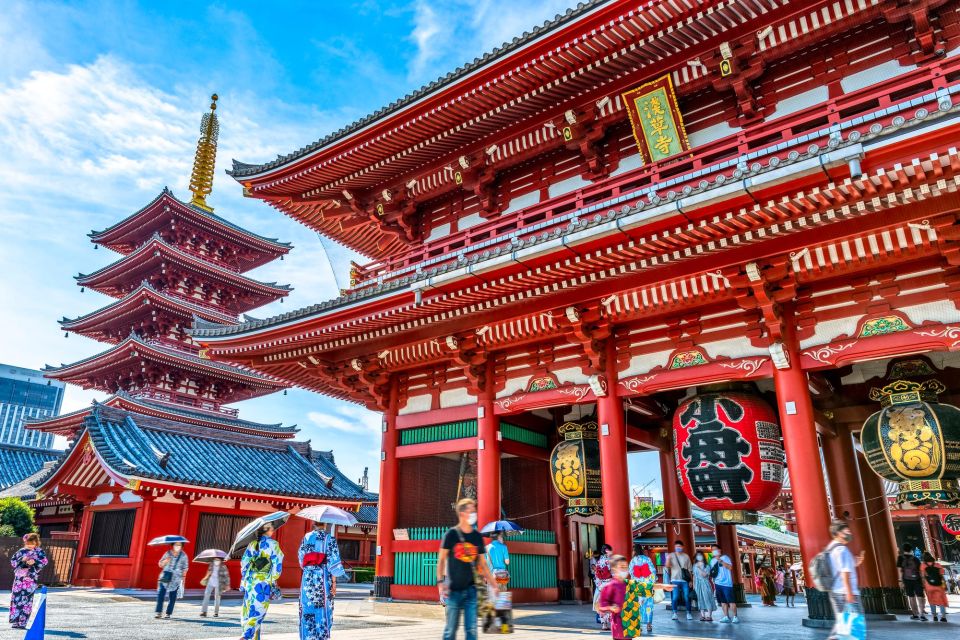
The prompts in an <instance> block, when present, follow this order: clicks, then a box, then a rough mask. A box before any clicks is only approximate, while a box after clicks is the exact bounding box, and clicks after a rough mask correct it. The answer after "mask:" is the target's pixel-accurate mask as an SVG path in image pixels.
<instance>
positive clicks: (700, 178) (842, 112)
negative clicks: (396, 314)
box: [354, 58, 960, 291]
mask: <svg viewBox="0 0 960 640" xmlns="http://www.w3.org/2000/svg"><path fill="white" fill-rule="evenodd" d="M958 80H960V58H949V59H946V60H941V61H937V62H934V63H931V64H929V65H926V66H924V67H921V68H919V69H915V70H912V71H906V72H904V73H903V74H901V75H898V76H895V77H893V78H890V79H888V80H885V81H882V82H879V83H876V84H874V85H871V86H870V87H866V88H864V89H861V90H858V91H855V92H852V93H849V94H846V95H844V96H841V97H839V98H832V99H830V100H827V101H826V102H822V103H820V104H818V105H815V106H811V107H808V108H806V109H804V110H802V111H798V112H796V113H792V114H789V115H786V116H783V117H781V118H776V119H774V120H768V121H764V122H760V123H757V124H755V125H752V126H749V127H747V128H746V129H744V130H742V131H739V132H737V133H735V134H731V135H729V136H726V137H724V138H720V139H718V140H715V141H713V142H709V143H706V144H703V145H700V146H699V147H697V148H696V149H695V151H694V153H693V155H692V156H680V157H675V158H670V159H667V160H663V161H661V162H657V163H651V164H647V165H644V166H642V167H639V168H637V169H633V170H630V171H627V172H624V173H623V174H621V175H618V176H615V177H612V178H607V179H606V180H602V181H599V182H597V183H596V184H593V185H591V186H589V187H585V188H583V189H578V190H576V191H572V192H570V193H567V194H563V195H559V196H557V197H554V198H551V199H549V200H546V201H544V202H540V203H538V204H535V205H532V206H529V207H526V208H524V209H520V210H518V211H515V212H512V213H510V214H507V215H502V216H500V217H498V218H497V219H496V220H490V221H487V222H484V223H483V224H480V225H477V226H474V227H471V228H469V229H465V230H464V231H461V232H458V233H454V234H451V235H449V236H446V237H444V238H439V239H437V240H435V241H432V242H428V243H424V245H423V246H420V247H417V248H416V249H414V250H411V251H408V252H406V253H404V254H402V255H399V256H396V257H393V258H388V259H384V260H380V261H375V262H371V263H368V264H366V265H362V266H361V267H360V269H359V278H358V284H357V286H356V287H355V288H354V290H355V291H362V290H364V289H367V288H370V287H373V286H376V285H377V284H378V283H386V282H390V281H393V280H398V279H400V278H403V277H405V276H413V275H416V274H418V273H421V272H424V271H428V270H433V269H437V268H443V267H447V268H449V267H452V266H455V265H456V264H458V263H459V262H465V261H468V260H470V259H472V258H476V257H483V252H485V251H486V252H488V253H489V252H491V250H492V249H494V248H504V247H508V246H509V245H511V244H517V243H525V242H528V241H531V240H535V239H537V238H539V237H543V238H544V239H545V238H547V237H550V236H551V235H554V234H556V233H558V232H560V233H563V231H564V230H565V229H566V228H567V227H569V226H570V225H571V223H575V222H576V221H577V220H582V219H584V218H586V219H596V220H597V221H599V220H600V219H602V218H603V217H604V216H605V214H607V212H608V211H610V210H611V209H620V208H622V207H625V206H632V205H635V204H636V203H637V202H638V201H640V200H641V199H643V198H647V199H649V198H650V196H651V195H653V196H654V197H656V198H660V199H663V200H670V199H673V198H676V197H684V196H686V195H688V194H689V193H692V192H693V190H694V189H695V188H698V187H704V186H706V185H708V184H711V183H715V182H716V181H717V179H718V178H720V176H721V175H722V176H724V177H725V178H732V179H734V180H737V179H740V178H741V177H749V176H750V175H751V174H753V173H755V172H757V171H759V170H760V169H761V168H766V167H769V166H771V163H772V166H776V165H778V164H780V163H782V162H784V161H789V160H793V159H795V158H796V157H799V156H800V155H802V154H804V153H808V152H809V151H810V150H811V148H812V147H813V146H814V145H816V146H817V148H818V149H824V148H829V147H835V146H839V144H840V143H841V142H842V141H855V140H856V139H858V138H859V137H861V136H863V135H865V134H867V133H870V132H871V127H872V128H873V129H876V128H877V127H878V126H879V127H885V126H889V125H891V124H896V122H897V120H896V119H897V118H904V119H910V118H913V117H914V116H915V114H916V112H917V111H918V110H919V109H925V110H927V111H928V112H929V113H934V112H935V111H937V109H938V105H939V102H940V101H941V100H944V99H948V98H949V97H950V96H951V95H954V94H955V93H960V84H957V81H958ZM951 83H953V84H951Z"/></svg>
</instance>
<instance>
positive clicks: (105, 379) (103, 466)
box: [29, 95, 377, 588]
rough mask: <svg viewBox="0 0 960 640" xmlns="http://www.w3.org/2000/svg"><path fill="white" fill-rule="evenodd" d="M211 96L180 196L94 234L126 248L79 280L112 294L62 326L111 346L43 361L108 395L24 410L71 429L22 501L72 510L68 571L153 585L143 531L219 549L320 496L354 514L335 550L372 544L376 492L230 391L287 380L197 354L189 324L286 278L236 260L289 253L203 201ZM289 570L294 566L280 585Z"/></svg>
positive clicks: (100, 580) (44, 513) (211, 133)
mask: <svg viewBox="0 0 960 640" xmlns="http://www.w3.org/2000/svg"><path fill="white" fill-rule="evenodd" d="M213 100H214V102H213V104H211V106H210V109H211V111H210V113H208V114H206V115H204V116H203V120H202V122H201V134H200V140H199V142H198V144H197V153H196V159H195V161H194V168H193V174H192V176H191V179H190V190H191V192H192V193H193V197H192V199H191V200H190V202H183V201H181V200H178V199H177V198H175V197H174V195H173V194H172V193H171V192H170V191H169V190H168V189H164V190H163V192H161V193H160V195H159V196H158V197H157V198H155V199H154V200H153V201H152V202H151V203H150V204H148V205H147V206H146V207H144V208H143V209H141V210H139V211H137V212H136V213H134V214H133V215H131V216H129V217H127V218H125V219H124V220H121V221H120V222H118V223H116V224H115V225H113V226H111V227H109V228H107V229H104V230H102V231H96V232H93V233H91V234H90V238H91V240H92V241H93V242H94V243H96V244H97V245H98V246H103V247H106V248H108V249H111V250H113V251H116V252H117V253H119V254H120V255H121V257H120V259H118V260H116V261H115V262H113V263H111V264H109V265H107V266H105V267H103V268H101V269H98V270H97V271H95V272H93V273H90V274H82V275H80V276H78V277H77V282H78V283H79V284H80V286H82V287H84V288H87V287H89V288H91V289H94V290H95V291H98V292H100V293H104V294H106V295H108V296H111V297H113V298H115V300H114V301H112V302H110V303H109V304H107V305H106V306H104V307H101V308H100V309H97V310H96V311H93V312H91V313H88V314H85V315H82V316H80V317H77V318H73V319H66V318H65V319H63V320H62V321H61V322H60V325H61V326H62V327H63V329H64V330H65V331H66V332H68V334H67V335H69V333H70V332H73V333H79V334H81V335H84V336H87V337H90V338H93V339H94V340H98V341H100V342H103V343H106V344H107V345H109V346H108V347H107V348H106V350H104V351H101V352H100V353H97V354H96V355H93V356H91V357H89V358H85V359H83V360H80V361H78V362H74V363H72V364H65V365H61V366H59V367H48V368H47V369H46V375H47V376H48V377H51V378H55V379H57V380H62V381H64V382H69V383H72V384H76V385H79V386H81V387H83V388H84V389H97V390H99V391H102V392H106V393H109V394H111V395H110V397H109V398H107V399H106V400H104V401H103V402H94V403H93V405H92V406H90V407H87V408H85V409H82V410H79V411H74V412H72V413H67V414H64V415H61V416H58V417H55V418H49V419H45V420H40V421H34V422H32V423H30V424H29V428H31V429H39V430H42V431H46V432H49V433H55V434H59V435H62V436H65V437H67V438H68V440H70V441H71V444H70V447H69V449H68V450H67V452H66V453H65V454H64V456H63V457H62V458H61V459H60V460H59V461H58V462H57V464H56V465H55V466H53V467H52V468H51V469H49V470H47V471H45V472H44V473H43V474H42V475H41V476H40V477H38V478H37V479H35V480H34V481H33V486H35V487H36V498H35V499H34V500H33V501H32V504H33V506H34V507H35V508H36V509H37V512H38V515H39V519H40V521H41V522H43V521H44V518H53V517H54V516H58V515H59V514H72V517H71V518H70V520H71V522H70V524H69V530H70V531H73V532H74V534H75V535H77V537H78V538H79V546H78V549H77V554H76V561H75V564H74V568H73V572H72V582H73V584H76V585H81V586H97V587H121V588H123V587H140V588H148V587H152V586H154V585H156V580H157V575H158V572H159V567H158V565H157V561H158V560H159V557H160V553H162V552H163V549H162V548H157V547H148V546H146V542H147V541H148V540H150V539H152V538H154V537H157V536H160V535H166V534H171V533H176V534H179V535H182V536H185V537H187V538H188V539H189V540H190V541H191V542H190V544H188V545H187V546H188V552H191V553H192V552H195V551H199V550H201V549H207V548H218V549H227V548H229V546H230V544H231V542H232V540H233V538H234V536H235V535H236V533H237V531H238V530H239V529H240V528H241V527H243V526H244V525H246V524H247V523H248V522H250V520H252V519H253V518H255V517H258V516H260V515H263V514H264V513H267V512H272V511H277V510H284V511H289V512H296V511H297V510H298V509H301V508H303V507H306V506H310V505H316V504H321V503H322V504H334V505H338V506H340V507H342V508H346V509H351V510H354V511H356V512H357V513H358V517H359V519H360V521H361V523H360V526H358V527H353V528H351V529H349V530H347V531H344V532H341V533H340V539H341V541H342V542H343V544H344V547H343V548H344V549H345V552H346V554H347V555H346V558H345V559H347V560H348V561H350V562H352V563H353V564H360V565H362V564H367V563H369V559H370V557H371V556H372V551H373V546H374V537H373V535H374V534H373V533H372V529H373V523H375V522H376V517H377V515H376V508H375V504H376V501H377V496H376V495H375V494H371V493H369V492H368V491H366V490H365V489H364V487H362V486H360V485H359V484H358V483H356V482H353V481H352V480H351V479H350V478H347V477H346V476H344V475H343V473H342V472H341V471H340V469H339V468H338V467H337V466H336V464H335V461H334V458H333V454H332V452H329V451H316V450H314V449H313V448H312V447H311V445H310V442H309V441H299V440H295V439H294V437H295V435H296V433H297V429H296V427H295V426H282V425H279V424H260V423H255V422H250V421H247V420H242V419H240V418H239V417H238V415H237V410H236V409H233V408H230V407H228V406H226V405H228V404H230V403H232V402H235V401H239V400H245V399H248V398H254V397H257V396H262V395H265V394H269V393H272V392H274V391H277V390H279V389H283V388H285V387H286V386H288V385H287V384H286V383H284V382H281V381H279V380H277V379H276V378H274V377H272V376H270V375H269V374H261V373H257V372H254V371H252V370H249V369H244V368H242V367H238V366H234V365H230V364H226V363H220V362H214V361H211V360H209V359H207V358H205V357H204V353H203V351H202V350H201V349H200V347H199V346H198V345H197V344H196V343H195V342H194V341H193V339H192V338H191V337H190V335H189V333H188V330H189V329H190V328H191V327H195V326H201V327H215V326H230V325H236V324H238V323H239V322H240V320H241V319H240V315H241V314H243V313H246V312H247V311H249V310H251V309H254V308H256V307H259V306H261V305H263V304H266V303H269V302H273V301H275V300H278V299H281V298H283V297H284V296H286V295H287V294H288V293H289V292H290V288H289V287H286V286H280V285H277V284H275V283H264V282H260V281H257V280H254V279H252V278H250V277H249V276H247V275H245V273H246V272H247V271H249V270H251V269H253V268H255V267H258V266H261V265H264V264H266V263H268V262H270V261H272V260H274V259H276V258H278V257H283V255H285V254H286V253H288V252H289V251H290V248H291V247H290V245H288V244H285V243H281V242H278V241H276V240H274V239H270V238H264V237H261V236H258V235H257V234H255V233H252V232H250V231H247V230H245V229H242V228H240V227H238V226H236V225H234V224H232V223H230V222H228V221H227V220H224V219H223V218H220V217H219V216H217V215H214V213H213V208H212V207H211V206H209V205H208V204H207V201H206V198H207V196H209V195H210V193H211V190H212V185H213V175H214V164H215V159H216V144H217V136H218V122H217V116H216V100H217V97H216V95H214V96H213ZM80 514H82V517H81V516H80ZM308 526H309V523H307V521H305V520H304V521H302V522H301V521H299V520H298V521H297V524H296V525H294V524H293V523H291V524H290V525H287V526H286V527H284V528H283V530H282V531H281V532H280V533H279V535H278V538H277V539H278V541H279V542H280V545H281V547H282V548H283V549H284V551H285V553H286V555H287V556H288V557H290V558H294V559H295V558H296V553H295V550H296V549H297V547H298V546H299V544H300V539H301V538H302V536H303V535H304V533H305V531H306V529H307V527H308ZM231 564H232V563H231ZM231 571H233V573H234V574H236V569H235V568H234V569H231ZM200 578H201V575H193V576H191V577H189V578H188V579H187V586H188V587H190V588H194V587H197V586H199V579H200ZM299 580H300V577H299V567H298V566H292V567H290V568H288V569H287V570H286V571H285V572H284V578H283V579H282V580H281V586H284V587H294V586H296V585H298V584H299Z"/></svg>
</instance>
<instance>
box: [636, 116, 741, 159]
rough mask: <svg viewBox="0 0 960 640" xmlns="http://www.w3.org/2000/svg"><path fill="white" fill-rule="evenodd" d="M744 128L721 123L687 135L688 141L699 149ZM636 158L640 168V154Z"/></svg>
mask: <svg viewBox="0 0 960 640" xmlns="http://www.w3.org/2000/svg"><path fill="white" fill-rule="evenodd" d="M742 130H743V127H731V126H730V125H729V124H727V123H726V122H719V123H717V124H715V125H712V126H710V127H706V128H704V129H700V130H699V131H693V132H688V133H687V139H688V140H689V141H690V146H691V147H699V146H700V145H702V144H707V143H708V142H713V141H714V140H719V139H720V138H726V137H727V136H729V135H731V134H734V133H737V132H738V131H742ZM631 157H636V158H637V161H638V166H639V160H640V154H637V155H636V156H631Z"/></svg>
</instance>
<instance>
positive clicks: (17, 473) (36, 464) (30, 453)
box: [0, 444, 63, 490]
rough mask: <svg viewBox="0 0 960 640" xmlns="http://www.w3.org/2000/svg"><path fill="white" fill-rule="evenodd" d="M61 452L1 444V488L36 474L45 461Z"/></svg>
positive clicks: (56, 456)
mask: <svg viewBox="0 0 960 640" xmlns="http://www.w3.org/2000/svg"><path fill="white" fill-rule="evenodd" d="M61 453H63V452H62V451H51V450H49V449H34V448H33V447H19V446H16V445H11V444H0V490H3V489H7V488H9V487H12V486H14V485H16V484H19V483H20V482H21V481H23V480H24V479H26V478H28V477H30V476H32V475H34V474H35V473H37V472H38V471H40V470H41V469H42V468H43V465H44V464H45V463H47V462H50V461H51V460H56V459H57V458H58V457H60V454H61Z"/></svg>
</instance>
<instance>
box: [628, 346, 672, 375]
mask: <svg viewBox="0 0 960 640" xmlns="http://www.w3.org/2000/svg"><path fill="white" fill-rule="evenodd" d="M672 351H673V350H672V349H669V350H667V351H656V352H654V353H647V354H643V355H639V356H633V357H632V358H630V364H629V365H627V368H626V370H625V371H623V372H621V373H620V379H621V380H622V379H623V378H626V377H627V376H635V375H637V374H638V373H646V372H647V371H650V369H653V368H654V367H660V366H666V364H667V358H668V357H669V356H670V353H672Z"/></svg>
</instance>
